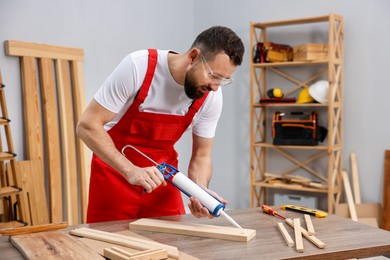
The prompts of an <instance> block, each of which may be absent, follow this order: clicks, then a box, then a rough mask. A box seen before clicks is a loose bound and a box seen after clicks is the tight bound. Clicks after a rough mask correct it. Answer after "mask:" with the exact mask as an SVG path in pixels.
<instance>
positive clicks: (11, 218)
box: [0, 72, 28, 229]
mask: <svg viewBox="0 0 390 260" xmlns="http://www.w3.org/2000/svg"><path fill="white" fill-rule="evenodd" d="M4 87H5V85H4V84H3V80H2V77H1V72H0V107H1V111H0V112H1V115H0V128H2V129H1V130H2V131H3V130H4V135H5V139H6V147H7V151H5V149H4V148H3V145H4V144H3V140H2V139H1V138H3V136H4V135H2V133H0V184H1V186H0V199H1V201H2V206H3V210H4V214H3V216H2V218H0V219H1V223H0V229H5V228H13V227H20V226H25V225H27V224H28V223H26V220H27V219H28V217H27V216H26V214H28V212H27V211H26V209H25V208H26V207H27V204H26V203H25V202H26V200H25V194H24V193H23V192H22V189H21V188H20V187H21V180H20V178H19V176H18V174H17V173H16V167H15V165H16V159H15V157H16V154H15V152H14V146H13V142H12V135H11V127H10V121H11V120H10V119H9V117H8V110H7V104H6V100H5V94H4ZM7 161H8V162H9V165H10V167H11V173H9V174H8V175H7V174H6V165H5V164H6V162H7Z"/></svg>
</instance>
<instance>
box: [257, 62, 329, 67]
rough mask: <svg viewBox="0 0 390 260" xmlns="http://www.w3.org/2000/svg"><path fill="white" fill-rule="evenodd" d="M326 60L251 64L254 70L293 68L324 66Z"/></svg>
mask: <svg viewBox="0 0 390 260" xmlns="http://www.w3.org/2000/svg"><path fill="white" fill-rule="evenodd" d="M326 64H328V60H316V61H286V62H266V63H253V62H252V66H253V67H254V68H266V67H293V66H306V65H326Z"/></svg>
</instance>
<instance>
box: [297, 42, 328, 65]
mask: <svg viewBox="0 0 390 260" xmlns="http://www.w3.org/2000/svg"><path fill="white" fill-rule="evenodd" d="M293 50H294V51H293V52H294V61H313V60H326V59H328V45H327V44H317V43H307V44H302V45H297V46H294V47H293Z"/></svg>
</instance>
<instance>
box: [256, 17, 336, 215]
mask: <svg viewBox="0 0 390 260" xmlns="http://www.w3.org/2000/svg"><path fill="white" fill-rule="evenodd" d="M310 23H328V42H327V44H328V53H329V57H328V58H327V59H325V60H316V61H290V62H273V63H254V62H253V60H252V59H251V61H250V89H251V91H250V114H251V115H250V117H251V121H250V181H251V190H250V192H251V193H250V205H251V207H258V206H260V205H261V204H266V190H267V188H279V189H280V188H281V187H278V186H275V185H272V184H269V183H267V179H266V176H265V173H266V172H272V171H270V170H269V169H267V153H268V150H269V149H272V150H274V151H276V152H278V153H279V154H280V155H281V158H284V159H286V160H288V161H290V162H292V163H293V166H292V167H290V168H288V169H286V170H284V171H281V172H279V173H275V174H280V175H282V176H283V175H284V176H286V175H289V174H292V173H293V172H294V171H296V170H297V169H303V170H304V172H305V173H308V174H309V175H310V174H311V175H312V176H313V177H314V178H316V179H320V180H321V181H322V182H324V184H325V185H326V187H325V188H320V189H318V188H310V187H297V186H296V185H291V186H290V187H287V186H283V189H290V190H299V191H304V192H305V191H307V192H319V193H327V201H328V211H329V212H333V211H334V205H335V204H336V203H338V201H339V200H340V194H341V171H342V107H343V106H342V100H343V96H342V93H343V18H342V17H341V16H338V15H336V14H329V15H326V16H318V17H308V18H302V19H292V20H284V21H275V22H267V23H255V22H252V23H251V24H250V44H251V48H250V51H251V52H250V57H253V55H254V52H253V48H252V46H254V44H255V43H256V42H264V41H267V34H268V33H269V30H271V29H272V28H274V27H279V26H290V27H291V26H292V25H301V24H310ZM298 66H299V67H303V66H324V67H325V68H324V69H321V70H319V72H318V73H316V74H314V75H311V76H310V77H309V78H307V79H304V80H299V79H297V78H296V77H293V76H292V75H291V73H290V74H289V73H287V72H286V71H285V70H286V68H289V67H298ZM268 73H274V74H276V75H278V76H280V77H282V78H284V79H286V80H287V81H288V82H290V83H292V84H293V86H291V87H290V88H289V89H287V90H286V91H284V92H285V95H286V96H288V95H290V94H292V93H295V92H296V91H298V90H300V89H301V88H303V87H309V86H310V85H311V84H312V83H314V82H315V81H316V80H318V79H319V78H321V77H323V76H325V75H326V76H327V78H328V81H329V82H330V84H329V92H328V94H329V100H328V102H327V103H326V104H291V103H276V104H260V103H259V100H260V98H261V97H266V93H267V75H268ZM276 107H278V108H279V107H280V108H283V107H284V108H302V109H307V108H313V109H322V110H325V109H327V112H326V113H327V124H328V125H327V129H328V137H327V139H328V140H327V143H324V144H323V145H317V146H299V145H283V146H275V145H273V144H272V143H270V142H269V138H267V135H266V132H267V131H266V130H267V128H268V127H269V126H268V125H267V112H268V108H276ZM300 150H303V151H305V152H306V153H309V154H310V153H311V155H308V156H307V157H306V158H304V159H302V158H299V159H298V156H297V155H298V154H300ZM321 158H327V170H326V174H323V173H319V172H318V171H316V170H314V169H313V168H312V167H309V163H311V162H314V161H315V160H318V159H321ZM273 173H274V172H273Z"/></svg>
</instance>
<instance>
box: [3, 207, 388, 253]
mask: <svg viewBox="0 0 390 260" xmlns="http://www.w3.org/2000/svg"><path fill="white" fill-rule="evenodd" d="M274 209H276V208H274ZM278 212H279V213H280V214H282V215H284V216H286V217H288V218H300V219H301V225H302V226H303V227H305V222H304V218H303V215H302V214H300V213H296V212H291V211H284V210H278ZM227 213H228V214H229V215H230V216H231V217H233V218H234V219H235V220H236V221H237V222H238V223H239V224H240V225H241V226H242V227H244V228H247V229H256V232H257V234H256V237H255V238H254V239H252V240H251V241H249V242H235V241H228V240H221V239H212V238H201V237H193V236H184V235H174V234H166V233H157V232H149V231H138V230H136V231H133V232H135V233H137V234H140V235H142V236H145V237H147V238H150V239H153V240H155V241H157V242H160V243H164V244H168V245H172V246H176V247H177V248H178V249H179V250H180V251H183V252H185V253H187V254H189V255H192V256H194V257H197V258H199V259H311V260H312V259H348V258H362V257H369V256H378V255H386V254H390V232H388V231H385V230H382V229H378V228H374V227H371V226H368V225H365V224H361V223H357V222H353V221H351V220H349V219H345V218H342V217H338V216H335V215H331V214H330V215H328V216H327V217H325V218H314V217H312V222H313V225H314V228H315V231H316V235H315V236H316V237H317V238H318V239H320V240H321V241H322V242H324V243H325V244H326V247H325V248H323V249H319V248H317V247H316V246H315V245H314V244H312V243H310V242H309V241H308V240H307V239H305V238H303V245H304V252H303V253H298V252H297V251H296V250H295V248H290V247H288V246H287V244H286V243H285V241H284V239H283V238H282V236H281V234H280V232H279V230H278V228H277V223H278V222H283V220H282V219H280V218H277V217H273V216H271V215H267V214H265V213H263V212H262V211H261V210H260V209H259V208H252V209H242V210H232V211H227ZM159 219H164V220H172V221H180V222H190V223H201V224H211V225H220V226H224V225H226V226H230V224H229V223H228V222H227V221H226V220H225V219H223V218H222V217H220V218H215V219H213V220H209V219H204V218H202V219H196V218H195V217H193V216H192V215H183V216H170V217H161V218H159ZM129 222H131V221H130V220H126V221H114V222H105V223H96V224H89V225H78V226H72V227H70V229H73V228H77V227H80V226H87V227H89V228H94V229H98V230H103V231H109V232H118V231H124V230H128V224H129ZM285 226H286V229H287V231H288V232H289V233H290V235H291V236H292V237H294V232H293V229H292V228H291V227H289V226H288V225H287V224H286V225H285ZM0 252H1V259H13V260H14V259H23V258H22V256H21V254H20V253H19V252H18V251H17V250H16V249H15V248H13V247H12V245H11V244H10V242H9V241H8V237H1V236H0Z"/></svg>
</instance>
